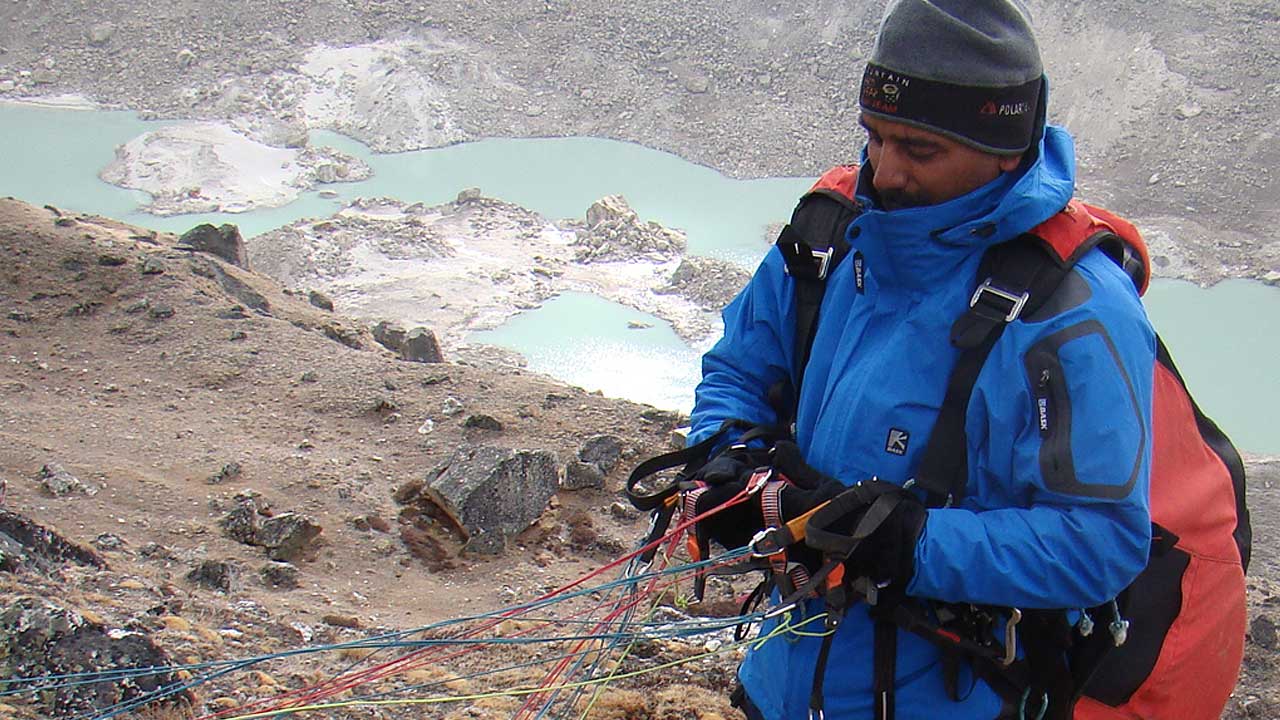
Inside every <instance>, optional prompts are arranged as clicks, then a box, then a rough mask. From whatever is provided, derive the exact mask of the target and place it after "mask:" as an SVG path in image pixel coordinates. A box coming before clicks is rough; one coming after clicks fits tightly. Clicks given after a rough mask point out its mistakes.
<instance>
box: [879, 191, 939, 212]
mask: <svg viewBox="0 0 1280 720" xmlns="http://www.w3.org/2000/svg"><path fill="white" fill-rule="evenodd" d="M932 204H933V202H932V201H931V200H930V199H929V198H927V197H925V196H923V195H918V194H915V193H909V192H903V191H901V190H884V191H881V192H880V205H881V206H882V207H884V209H885V210H906V209H907V208H915V207H923V206H925V205H932Z"/></svg>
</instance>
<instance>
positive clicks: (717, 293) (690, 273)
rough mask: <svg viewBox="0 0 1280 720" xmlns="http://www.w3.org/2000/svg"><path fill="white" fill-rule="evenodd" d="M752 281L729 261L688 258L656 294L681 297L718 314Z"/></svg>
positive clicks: (681, 262) (742, 270) (748, 274)
mask: <svg viewBox="0 0 1280 720" xmlns="http://www.w3.org/2000/svg"><path fill="white" fill-rule="evenodd" d="M750 279H751V273H749V272H747V271H746V270H744V269H742V268H741V267H739V266H737V265H735V264H734V263H731V262H729V261H727V260H720V259H718V258H704V257H686V258H684V259H683V260H681V261H680V266H679V267H677V268H676V271H675V272H674V273H672V274H671V278H670V280H668V281H667V284H666V285H665V286H664V287H662V288H659V289H658V290H657V292H658V293H659V294H664V295H680V296H682V297H685V298H688V299H689V300H691V301H693V302H694V303H696V304H697V305H698V306H699V307H701V308H703V309H704V310H709V311H714V312H719V311H721V310H723V309H724V306H725V305H728V304H729V301H730V300H732V299H733V298H734V296H735V295H737V294H738V291H739V290H741V289H742V287H743V286H744V285H746V284H747V281H748V280H750Z"/></svg>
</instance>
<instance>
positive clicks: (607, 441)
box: [578, 435, 622, 475]
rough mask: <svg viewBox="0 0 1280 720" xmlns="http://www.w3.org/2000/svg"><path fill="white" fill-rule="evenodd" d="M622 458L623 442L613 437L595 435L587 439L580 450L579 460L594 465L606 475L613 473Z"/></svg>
mask: <svg viewBox="0 0 1280 720" xmlns="http://www.w3.org/2000/svg"><path fill="white" fill-rule="evenodd" d="M621 458H622V440H620V439H619V438H617V437H616V436H613V435H595V436H593V437H590V438H587V441H586V442H585V443H583V444H582V449H580V450H578V459H579V460H581V461H582V462H584V463H593V464H594V465H596V466H597V467H599V468H600V472H602V473H605V474H606V475H607V474H609V473H611V472H613V469H614V468H615V467H617V466H618V461H619V460H620V459H621Z"/></svg>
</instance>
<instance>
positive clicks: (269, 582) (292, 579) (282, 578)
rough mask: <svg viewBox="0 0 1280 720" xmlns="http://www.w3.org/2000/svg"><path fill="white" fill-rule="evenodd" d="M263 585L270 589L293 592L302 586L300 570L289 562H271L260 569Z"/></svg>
mask: <svg viewBox="0 0 1280 720" xmlns="http://www.w3.org/2000/svg"><path fill="white" fill-rule="evenodd" d="M258 577H260V578H261V579H262V584H263V585H266V586H267V587H270V588H279V589H282V590H292V589H294V588H298V587H301V586H302V582H301V581H300V580H299V573H298V568H297V567H295V566H294V565H292V564H290V563H287V562H269V563H267V564H266V565H263V566H262V567H260V568H258Z"/></svg>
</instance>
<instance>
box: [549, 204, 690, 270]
mask: <svg viewBox="0 0 1280 720" xmlns="http://www.w3.org/2000/svg"><path fill="white" fill-rule="evenodd" d="M573 244H574V252H575V256H576V259H577V260H578V261H579V262H585V263H589V262H602V261H619V260H635V259H640V258H645V259H650V260H658V261H665V260H667V259H669V258H671V257H674V256H677V255H680V254H682V253H683V252H684V251H685V248H686V246H687V241H686V240H685V236H684V234H683V233H681V232H678V231H675V230H671V229H668V228H665V227H663V226H662V225H659V224H658V223H656V222H644V221H642V220H641V219H640V216H639V215H637V214H636V211H635V210H632V209H631V206H630V205H628V204H627V201H626V199H625V198H623V197H622V196H621V195H609V196H606V197H603V198H601V199H600V200H597V201H596V202H594V203H592V205H591V207H589V208H587V216H586V224H585V225H582V226H581V227H580V228H579V229H578V230H577V231H576V232H575V239H574V243H573Z"/></svg>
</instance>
